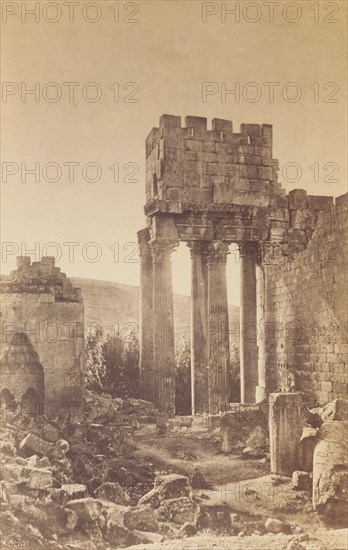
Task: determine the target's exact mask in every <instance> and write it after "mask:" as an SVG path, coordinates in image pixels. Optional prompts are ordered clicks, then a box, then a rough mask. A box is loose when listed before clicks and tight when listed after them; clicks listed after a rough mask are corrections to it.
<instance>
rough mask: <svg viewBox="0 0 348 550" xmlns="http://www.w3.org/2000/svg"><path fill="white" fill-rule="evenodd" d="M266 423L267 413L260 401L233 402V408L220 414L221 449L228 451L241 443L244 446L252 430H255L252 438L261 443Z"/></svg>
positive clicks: (238, 446) (236, 447) (237, 447)
mask: <svg viewBox="0 0 348 550" xmlns="http://www.w3.org/2000/svg"><path fill="white" fill-rule="evenodd" d="M267 408H268V407H267ZM267 424H268V422H267V415H266V414H265V413H264V411H263V405H262V406H261V403H257V404H250V403H249V404H242V403H234V404H233V409H232V410H231V411H228V412H226V413H225V414H223V415H222V416H221V432H220V433H221V437H222V451H223V452H225V453H230V452H232V451H233V450H235V449H239V448H240V446H241V445H244V446H245V444H246V441H247V440H248V437H249V436H251V434H252V433H253V432H254V430H256V431H255V432H254V435H253V436H252V438H254V441H255V442H256V443H258V444H261V443H262V441H263V438H264V435H266V432H265V429H267ZM259 428H260V429H259ZM257 440H258V441H257ZM251 441H252V440H250V442H251ZM250 446H253V445H250Z"/></svg>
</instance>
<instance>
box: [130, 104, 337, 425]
mask: <svg viewBox="0 0 348 550" xmlns="http://www.w3.org/2000/svg"><path fill="white" fill-rule="evenodd" d="M277 171H278V161H277V160H276V159H274V158H273V154H272V126H270V125H268V124H262V125H259V124H242V125H241V127H240V132H239V133H235V132H233V126H232V122H231V121H230V120H222V119H213V121H212V129H211V130H208V129H207V119H205V118H201V117H194V116H187V117H186V118H185V127H182V126H181V117H179V116H172V115H163V116H162V117H161V118H160V123H159V127H158V128H153V129H152V131H151V132H150V134H149V135H148V137H147V139H146V205H145V214H146V217H147V223H146V228H145V229H143V230H141V231H139V232H138V240H139V246H140V266H141V290H140V293H141V344H140V350H141V351H140V369H141V384H142V396H143V397H144V398H145V399H148V400H150V401H154V402H155V403H156V405H157V407H158V409H159V411H161V412H167V413H168V414H170V415H173V414H174V412H175V379H174V321H173V292H172V273H171V255H172V252H173V250H174V249H175V247H176V246H177V245H178V244H179V243H180V242H181V241H183V242H186V243H187V245H188V246H189V247H190V250H191V262H192V316H191V365H192V410H193V413H202V412H204V410H205V407H206V406H207V405H208V410H209V411H210V412H212V411H213V410H215V411H216V410H226V408H228V403H229V380H228V369H227V366H228V362H229V325H228V307H227V278H226V262H227V256H228V253H229V246H230V245H231V244H232V243H235V244H236V245H237V246H238V248H239V251H240V270H241V289H240V293H241V304H240V358H241V365H240V375H241V401H242V403H252V402H255V401H256V402H259V401H261V400H263V399H264V398H265V397H267V396H268V395H269V394H270V393H271V392H274V391H276V390H279V389H280V390H282V391H294V390H296V391H300V392H302V393H303V394H304V396H305V398H306V399H307V400H308V401H312V402H317V403H326V402H327V401H330V400H332V399H335V398H337V397H345V396H346V394H347V389H348V384H347V382H348V370H347V362H346V359H345V357H346V352H347V347H348V344H347V340H346V329H347V327H346V311H347V304H346V303H345V301H344V296H345V291H346V282H347V281H346V279H345V265H346V262H347V256H348V254H347V247H348V244H347V243H348V238H347V227H348V224H347V206H348V200H347V197H348V196H347V195H343V196H341V197H338V198H336V200H335V202H334V199H333V197H332V196H313V195H307V192H306V191H305V190H303V189H294V190H292V191H291V192H289V193H288V194H286V192H285V190H284V189H283V188H282V186H281V183H280V182H278V177H277ZM324 320H325V321H324Z"/></svg>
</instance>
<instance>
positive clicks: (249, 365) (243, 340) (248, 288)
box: [240, 243, 258, 403]
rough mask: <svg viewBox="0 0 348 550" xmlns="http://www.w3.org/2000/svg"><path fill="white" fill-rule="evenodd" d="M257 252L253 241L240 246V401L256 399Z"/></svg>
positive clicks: (245, 401) (248, 401)
mask: <svg viewBox="0 0 348 550" xmlns="http://www.w3.org/2000/svg"><path fill="white" fill-rule="evenodd" d="M256 255H257V248H256V246H255V245H254V243H249V244H248V243H246V244H243V245H242V246H241V247H240V269H241V271H240V275H241V282H240V284H241V303H240V332H241V334H240V383H241V402H242V403H255V399H256V396H255V394H256V386H257V383H258V366H257V360H258V353H257V315H256Z"/></svg>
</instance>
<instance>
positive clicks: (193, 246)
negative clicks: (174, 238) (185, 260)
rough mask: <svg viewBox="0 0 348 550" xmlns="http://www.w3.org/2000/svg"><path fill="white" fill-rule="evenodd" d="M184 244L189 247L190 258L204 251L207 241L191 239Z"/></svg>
mask: <svg viewBox="0 0 348 550" xmlns="http://www.w3.org/2000/svg"><path fill="white" fill-rule="evenodd" d="M186 244H187V246H188V248H189V249H190V256H191V259H192V258H194V257H195V256H201V255H203V254H205V253H206V247H207V243H206V242H205V241H191V242H188V243H186Z"/></svg>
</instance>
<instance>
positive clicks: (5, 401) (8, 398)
mask: <svg viewBox="0 0 348 550" xmlns="http://www.w3.org/2000/svg"><path fill="white" fill-rule="evenodd" d="M0 406H1V408H2V409H3V410H4V409H5V410H6V411H9V412H15V410H16V408H17V401H16V399H15V396H14V395H13V393H11V392H10V390H9V389H8V388H4V389H3V390H2V391H1V393H0Z"/></svg>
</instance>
